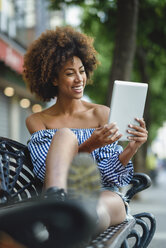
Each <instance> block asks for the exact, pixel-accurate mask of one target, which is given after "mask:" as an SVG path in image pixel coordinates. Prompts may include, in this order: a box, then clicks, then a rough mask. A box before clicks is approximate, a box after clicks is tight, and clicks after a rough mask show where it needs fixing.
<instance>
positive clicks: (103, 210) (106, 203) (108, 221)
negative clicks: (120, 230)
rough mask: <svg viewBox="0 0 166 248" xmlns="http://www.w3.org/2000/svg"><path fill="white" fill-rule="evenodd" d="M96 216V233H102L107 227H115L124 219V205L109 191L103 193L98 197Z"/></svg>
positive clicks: (118, 197) (117, 196) (119, 198)
mask: <svg viewBox="0 0 166 248" xmlns="http://www.w3.org/2000/svg"><path fill="white" fill-rule="evenodd" d="M97 214H98V217H99V227H98V230H97V232H98V233H100V232H103V231H104V230H105V229H107V228H108V227H109V226H113V225H117V224H119V223H121V222H123V221H124V220H125V218H126V210H125V205H124V202H123V200H122V199H121V197H120V196H119V195H118V194H116V193H114V192H111V191H103V192H102V193H101V195H100V198H99V202H98V206H97Z"/></svg>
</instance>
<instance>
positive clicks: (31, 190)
mask: <svg viewBox="0 0 166 248" xmlns="http://www.w3.org/2000/svg"><path fill="white" fill-rule="evenodd" d="M41 187H42V184H41V183H40V182H39V181H38V180H37V179H36V178H35V176H34V174H33V165H32V163H31V159H30V155H29V151H28V149H27V146H25V145H23V144H21V143H19V142H16V141H13V140H10V139H7V138H3V137H0V202H1V203H4V204H5V203H6V204H7V203H9V202H18V201H22V200H24V199H27V198H31V197H33V196H37V195H38V194H39V193H40V192H41Z"/></svg>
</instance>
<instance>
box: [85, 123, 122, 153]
mask: <svg viewBox="0 0 166 248" xmlns="http://www.w3.org/2000/svg"><path fill="white" fill-rule="evenodd" d="M121 137H122V134H119V133H118V128H117V126H116V123H111V124H106V125H104V126H103V127H99V128H96V129H95V130H94V132H93V133H92V135H91V137H90V138H89V139H88V143H89V148H90V150H91V151H93V150H95V149H96V148H99V147H102V146H105V145H108V144H112V143H114V142H115V141H117V140H119V139H120V138H121Z"/></svg>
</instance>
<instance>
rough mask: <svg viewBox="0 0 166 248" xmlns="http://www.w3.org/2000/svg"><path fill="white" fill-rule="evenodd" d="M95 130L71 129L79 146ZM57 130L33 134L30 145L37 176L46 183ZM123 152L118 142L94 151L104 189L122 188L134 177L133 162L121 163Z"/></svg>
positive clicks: (93, 154)
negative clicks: (49, 153)
mask: <svg viewBox="0 0 166 248" xmlns="http://www.w3.org/2000/svg"><path fill="white" fill-rule="evenodd" d="M94 130H95V129H94V128H86V129H78V128H77V129H76V128H71V131H73V132H74V134H75V135H76V137H77V139H78V143H79V145H80V144H81V143H83V142H84V141H85V140H87V139H88V138H89V137H90V136H91V135H92V133H93V131H94ZM56 131H57V129H46V130H40V131H37V132H35V133H33V134H32V136H31V139H30V141H29V143H28V149H29V151H30V154H31V159H32V163H33V166H34V173H35V175H36V176H37V177H38V178H39V179H40V180H41V181H44V177H45V168H46V166H45V161H46V156H47V153H48V150H49V147H50V144H51V141H52V138H53V136H54V134H55V133H56ZM122 151H123V149H122V147H121V146H120V145H118V142H114V143H113V144H111V145H106V146H104V147H101V148H97V149H96V150H94V151H93V152H92V153H91V155H92V157H93V158H94V160H95V161H96V162H97V164H98V168H99V170H100V173H101V179H102V186H103V188H109V187H112V186H117V187H122V186H125V185H127V184H128V183H129V182H130V180H131V178H132V176H133V164H132V162H131V161H129V163H128V164H127V165H126V166H123V165H122V164H121V162H120V161H119V154H120V153H121V152H122Z"/></svg>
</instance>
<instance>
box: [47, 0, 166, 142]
mask: <svg viewBox="0 0 166 248" xmlns="http://www.w3.org/2000/svg"><path fill="white" fill-rule="evenodd" d="M50 2H51V6H52V7H53V8H57V7H59V6H60V5H61V4H67V5H70V4H74V5H79V6H82V8H83V10H84V13H83V16H82V22H81V26H80V28H81V30H82V31H84V32H85V33H87V34H89V35H91V36H93V37H94V38H95V43H94V45H95V48H96V50H97V51H98V53H99V55H98V56H99V60H100V62H101V65H100V66H99V67H98V69H97V70H96V72H95V74H94V77H93V80H94V84H93V85H92V86H88V87H87V89H86V92H87V93H88V95H89V96H90V97H91V98H92V99H93V100H94V101H95V102H97V103H103V104H104V103H105V97H106V94H107V88H108V83H109V74H110V68H111V64H112V56H113V50H114V40H115V33H116V21H117V6H116V3H117V1H115V0H50ZM165 13H166V0H162V1H161V0H139V20H138V32H137V48H141V49H143V51H144V53H145V59H146V61H145V62H146V68H145V71H146V73H147V75H148V78H149V95H150V109H149V111H150V118H151V122H150V129H149V136H150V140H151V141H152V140H153V139H154V137H155V135H156V132H157V129H158V128H159V127H160V126H162V123H163V121H165V120H166V108H165V105H166V72H165V65H166V25H165V23H166V15H165ZM131 80H133V81H138V82H139V81H141V80H142V78H141V74H140V68H139V66H138V61H137V57H135V62H134V67H133V72H132V78H131Z"/></svg>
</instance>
